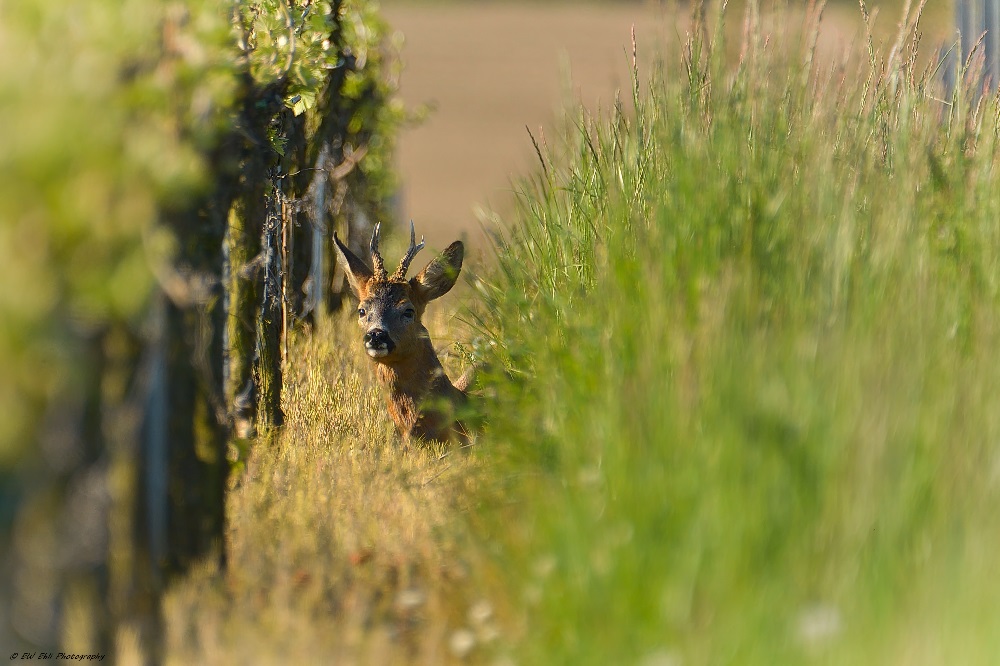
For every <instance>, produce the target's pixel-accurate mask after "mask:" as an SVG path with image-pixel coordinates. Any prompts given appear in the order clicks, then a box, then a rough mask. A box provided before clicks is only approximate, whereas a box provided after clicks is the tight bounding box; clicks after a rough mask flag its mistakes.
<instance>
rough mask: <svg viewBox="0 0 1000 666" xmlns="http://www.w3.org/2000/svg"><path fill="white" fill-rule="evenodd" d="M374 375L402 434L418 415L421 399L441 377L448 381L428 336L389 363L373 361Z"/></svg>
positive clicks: (410, 428)
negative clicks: (409, 351) (374, 362)
mask: <svg viewBox="0 0 1000 666" xmlns="http://www.w3.org/2000/svg"><path fill="white" fill-rule="evenodd" d="M375 376H376V377H377V379H378V381H379V384H381V385H382V388H383V390H384V391H385V397H386V401H387V403H388V406H389V414H390V415H391V416H392V419H393V421H395V422H396V425H397V426H398V427H399V428H400V430H401V431H403V432H404V433H409V432H410V431H411V430H412V429H413V427H414V425H415V424H416V423H417V421H418V419H419V418H420V403H421V402H422V401H423V400H424V398H425V397H426V396H427V395H428V394H429V393H431V392H432V391H433V389H434V387H435V386H436V385H437V384H438V383H440V381H441V380H443V381H445V382H448V379H447V377H445V374H444V368H443V367H442V365H441V362H440V361H439V360H438V357H437V355H436V354H435V353H434V347H433V346H432V345H431V341H430V338H429V336H421V339H420V340H419V341H418V343H417V345H416V349H414V351H413V352H412V353H410V354H407V355H405V356H402V357H400V358H398V359H394V360H393V361H392V362H391V363H385V362H376V364H375ZM449 383H450V382H449Z"/></svg>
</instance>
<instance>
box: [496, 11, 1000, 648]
mask: <svg viewBox="0 0 1000 666" xmlns="http://www.w3.org/2000/svg"><path fill="white" fill-rule="evenodd" d="M740 18H742V17H729V19H730V20H732V21H735V22H739V19H740ZM883 18H884V17H883ZM756 21H757V16H756V14H755V13H754V12H753V11H752V8H751V11H750V12H749V13H748V14H747V17H746V23H745V25H746V33H745V35H746V36H745V42H744V43H743V44H742V45H741V46H740V49H739V52H740V54H741V58H740V62H739V64H738V65H737V66H736V67H735V68H733V67H730V66H728V65H727V63H726V61H725V58H724V56H723V55H722V54H724V53H725V45H724V44H723V43H722V42H723V36H724V35H725V30H723V29H721V28H719V29H715V28H712V27H711V26H707V27H706V26H705V25H696V26H694V27H693V28H692V29H691V30H690V31H689V34H690V35H692V37H691V38H690V39H689V40H688V41H687V42H686V43H685V44H683V45H681V46H680V48H677V47H674V48H673V49H670V50H672V51H674V52H673V53H672V54H671V53H670V50H668V54H667V56H666V57H665V59H664V61H663V63H662V64H661V66H660V68H659V69H658V71H656V72H655V73H654V74H653V75H652V76H651V77H650V78H649V83H648V85H646V84H645V82H643V84H642V85H640V83H639V82H638V81H639V80H638V79H637V83H636V86H635V90H634V91H633V93H634V94H633V97H634V103H635V108H636V109H637V110H636V112H635V114H634V115H633V114H631V113H625V112H622V111H613V112H611V113H610V114H606V116H605V117H603V118H595V117H592V116H588V115H587V114H585V113H581V114H580V115H578V116H577V117H576V118H575V119H571V122H570V123H568V125H569V129H568V131H567V132H566V133H565V135H564V137H562V139H561V140H560V141H558V142H552V143H550V145H547V146H546V145H542V146H540V147H539V148H540V151H539V157H540V159H541V165H540V166H539V170H538V173H537V174H536V175H535V176H534V177H533V178H532V179H531V180H529V181H526V182H525V183H524V184H523V186H522V188H521V193H520V206H519V211H518V213H517V214H516V215H515V218H514V220H513V222H512V223H510V224H509V225H508V231H507V233H506V236H505V238H503V239H502V240H501V241H500V247H499V252H498V256H499V261H500V266H499V269H498V271H497V274H496V276H495V277H494V279H493V280H492V281H491V282H490V283H489V284H488V285H487V286H485V287H484V289H483V294H484V298H485V299H486V301H487V308H486V310H487V311H486V314H485V315H484V316H483V317H482V318H481V320H480V321H479V326H480V328H481V330H482V331H483V332H484V333H485V334H486V335H487V336H488V337H490V338H492V340H493V342H494V343H495V344H496V348H497V350H498V352H497V354H496V357H497V359H498V360H499V361H500V362H501V363H503V364H506V365H507V366H508V367H509V368H510V369H511V370H512V373H513V375H514V376H515V377H517V378H519V379H518V380H517V381H514V382H500V387H501V392H500V397H499V399H498V403H497V404H496V405H494V407H493V409H492V412H491V420H492V422H491V428H490V433H489V439H490V447H489V448H488V449H487V451H489V452H490V453H491V455H493V456H494V460H493V461H492V464H493V465H495V466H496V469H495V471H494V472H493V475H494V481H495V487H494V492H495V493H496V497H498V498H499V497H502V498H504V499H505V500H506V503H505V504H503V505H501V504H500V503H499V502H484V505H485V506H502V508H500V509H499V510H497V511H496V512H495V513H494V515H492V516H487V517H486V518H485V519H484V521H483V524H482V525H481V528H482V529H483V530H484V534H483V537H484V538H485V539H487V540H490V541H495V542H496V543H499V544H502V547H501V550H500V553H501V554H500V559H501V561H503V562H504V563H505V571H506V572H507V574H508V576H509V577H508V581H509V583H510V585H511V588H512V589H514V590H515V592H514V593H513V594H514V595H516V596H517V597H518V598H519V600H520V606H519V608H520V610H519V611H517V614H516V617H515V625H516V629H517V633H516V638H515V639H514V640H513V646H514V652H515V654H516V655H518V656H519V657H520V659H519V661H520V663H531V664H535V663H537V664H541V663H547V664H556V663H562V664H611V663H616V664H617V663H624V664H627V663H640V664H658V665H666V664H671V665H674V664H711V663H737V664H775V663H789V664H792V663H812V662H816V663H839V664H861V663H871V664H884V663H906V664H957V663H962V664H971V663H982V664H987V663H993V662H994V661H995V660H996V655H997V654H1000V615H998V614H997V613H996V612H995V610H993V611H991V610H990V609H991V608H993V609H995V600H996V599H997V598H998V597H1000V585H998V583H997V582H996V579H995V578H994V577H993V576H991V570H992V569H993V567H994V560H995V553H997V552H998V550H1000V537H998V535H1000V513H998V512H997V511H996V506H997V501H998V499H1000V410H998V409H997V403H998V399H1000V363H998V353H997V349H998V348H1000V347H998V345H1000V192H998V190H997V183H998V182H1000V173H998V168H1000V167H998V158H1000V150H998V133H1000V105H998V103H997V98H996V96H992V95H988V96H987V97H985V98H983V99H982V100H980V99H979V97H978V96H976V95H975V93H976V92H977V91H978V90H979V88H978V86H977V84H976V83H975V78H974V73H971V74H970V75H969V84H968V85H967V86H964V87H963V86H959V87H958V88H957V89H956V91H955V93H954V94H949V93H948V92H947V91H946V90H944V89H943V86H942V85H940V81H941V72H940V70H934V69H933V65H932V66H931V69H927V70H925V69H923V67H925V66H926V65H924V64H923V63H924V62H925V61H924V60H921V59H920V58H918V57H917V55H916V54H917V43H918V41H919V26H916V24H915V15H911V16H909V17H906V18H904V20H903V22H902V24H901V25H902V26H903V28H902V29H901V31H900V36H899V38H898V40H897V42H896V43H895V44H894V45H893V48H891V49H886V50H885V51H884V52H883V51H880V50H879V49H877V48H874V47H873V48H871V49H870V50H868V52H867V53H866V48H865V44H863V43H862V44H860V45H859V50H860V52H859V53H858V54H857V55H859V56H860V58H858V59H857V60H859V61H860V66H856V65H853V64H844V63H845V62H850V60H843V61H837V62H834V63H830V62H823V61H821V60H820V59H819V58H816V59H815V61H814V59H813V54H814V52H813V49H812V44H813V43H814V42H811V40H810V35H811V34H813V33H812V29H811V28H810V27H809V26H807V30H805V31H804V33H802V34H804V37H803V38H802V39H801V40H800V39H799V38H796V37H793V36H791V35H793V34H799V33H789V34H785V35H784V36H782V35H781V34H780V33H779V34H772V35H771V36H770V38H769V39H765V38H764V34H763V32H762V31H761V29H760V27H759V25H758V24H757V23H756ZM952 66H954V65H952ZM645 76H646V75H645V74H643V78H645ZM529 471H530V472H531V473H530V474H529V473H526V472H529Z"/></svg>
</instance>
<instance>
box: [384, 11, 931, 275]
mask: <svg viewBox="0 0 1000 666" xmlns="http://www.w3.org/2000/svg"><path fill="white" fill-rule="evenodd" d="M803 4H805V3H803ZM871 4H882V5H888V6H885V7H883V8H882V11H881V15H880V16H878V17H877V20H876V29H877V35H878V36H879V38H885V37H886V36H888V35H890V34H892V33H893V32H894V30H895V26H896V22H897V17H898V15H899V10H898V8H897V7H896V6H895V4H896V3H871ZM929 4H931V5H935V6H933V7H931V9H930V10H929V11H928V13H925V21H924V26H925V34H926V37H927V39H926V41H925V43H930V42H936V41H941V40H942V39H943V38H944V37H945V36H946V35H947V33H948V30H949V27H948V24H949V21H948V19H949V18H950V14H949V13H948V7H947V6H946V5H948V4H950V3H941V2H938V3H934V2H932V3H929ZM383 13H384V15H385V17H386V18H387V20H388V21H389V22H390V24H391V25H392V26H393V28H394V29H395V30H398V31H399V32H401V33H402V35H403V37H404V46H403V49H402V58H403V63H404V71H403V76H402V86H401V94H402V97H403V100H404V102H405V103H406V104H407V106H409V107H410V108H415V107H417V106H419V105H423V104H429V105H430V106H431V108H432V111H431V113H430V115H429V117H428V118H427V120H426V121H425V122H423V123H422V124H420V125H419V126H417V127H414V128H411V129H407V130H405V131H404V132H403V134H402V136H401V137H400V143H399V152H398V158H397V159H398V168H399V172H400V175H401V179H402V190H401V198H400V217H401V218H402V219H403V220H407V219H410V218H412V219H413V220H414V221H415V222H416V225H417V228H418V232H421V233H426V235H427V239H428V244H429V246H431V247H433V248H437V249H440V248H443V247H445V246H446V245H447V244H448V243H449V242H450V241H452V240H454V239H455V238H456V237H460V236H462V235H464V236H466V237H467V239H468V241H469V244H470V246H471V248H470V249H471V251H472V252H471V254H472V256H473V257H475V256H477V255H480V254H481V253H482V251H483V250H484V249H485V248H484V238H483V236H482V233H481V226H480V225H481V220H482V217H483V215H482V211H483V210H494V211H497V212H499V213H500V214H501V215H503V214H504V212H505V211H509V209H510V206H511V201H512V186H511V183H512V181H513V180H514V179H516V178H517V177H518V176H519V175H520V174H524V173H527V172H528V171H529V170H530V169H532V168H534V164H533V162H535V161H537V158H536V157H535V154H534V148H533V147H532V145H531V139H530V138H529V136H528V132H527V129H526V128H529V129H530V130H531V132H532V133H533V134H534V135H535V137H536V138H540V137H541V136H542V135H543V134H544V133H546V132H547V133H549V135H550V136H551V133H552V132H554V131H555V127H556V126H557V123H556V121H557V119H558V117H559V111H560V109H563V108H565V107H566V106H567V104H568V103H571V102H582V103H583V104H584V105H585V106H587V108H589V109H590V110H592V111H596V110H598V109H599V108H601V107H605V108H606V107H607V106H609V105H610V104H612V103H613V101H614V98H615V93H616V91H618V90H626V91H627V90H628V87H629V65H630V61H631V53H630V51H631V45H630V40H631V37H630V31H631V30H632V27H633V26H635V32H636V39H637V43H638V47H639V56H640V63H642V62H645V63H648V62H650V61H651V60H652V58H653V57H654V55H655V54H656V53H657V52H658V51H664V50H665V49H671V48H675V45H676V44H677V43H678V42H679V41H680V39H678V37H681V38H682V37H683V35H684V31H685V30H686V28H687V24H688V15H687V11H686V10H677V9H667V8H663V7H660V6H657V5H654V4H646V3H635V4H631V3H623V4H613V5H609V4H603V5H592V4H587V3H567V4H562V3H556V4H548V3H545V4H532V3H527V2H524V3H521V2H518V3H501V2H493V3H490V2H487V3H480V2H477V3H435V4H422V3H414V2H411V1H407V0H386V2H385V4H384V7H383ZM742 14H743V12H742V10H740V9H732V10H731V11H730V18H729V23H730V28H731V32H732V33H733V38H734V39H738V32H737V31H738V30H739V29H740V23H741V21H742ZM863 35H864V30H863V22H862V20H861V15H860V12H859V10H858V7H857V5H856V4H854V3H845V4H839V5H833V6H830V7H827V9H826V13H825V17H824V22H823V32H822V35H821V40H820V49H821V52H822V53H825V54H827V56H828V57H834V54H837V53H840V52H841V51H842V50H843V48H844V47H845V46H847V45H848V44H849V43H851V41H853V40H855V39H858V38H862V37H863ZM640 76H642V75H641V74H640ZM570 80H571V81H572V85H571V86H570V85H567V82H568V81H570ZM625 96H627V94H626V95H625Z"/></svg>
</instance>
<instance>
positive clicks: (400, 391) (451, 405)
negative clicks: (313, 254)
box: [333, 222, 472, 442]
mask: <svg viewBox="0 0 1000 666" xmlns="http://www.w3.org/2000/svg"><path fill="white" fill-rule="evenodd" d="M333 240H334V243H335V244H336V246H337V253H338V254H339V255H340V260H341V262H342V263H343V265H344V269H345V271H346V273H347V281H348V283H349V284H350V286H351V291H353V292H354V295H355V296H357V297H358V299H359V300H360V303H359V304H358V323H359V324H360V325H361V328H362V329H363V330H364V332H365V335H364V345H365V351H366V352H367V354H368V356H369V357H370V358H371V359H372V361H373V362H374V364H375V376H376V377H377V378H378V381H379V383H380V384H381V385H382V388H383V389H384V391H385V395H386V401H387V402H388V405H389V414H390V415H391V416H392V420H393V421H395V423H396V428H397V429H398V430H399V432H400V434H401V435H403V436H404V437H406V438H411V437H417V438H424V439H428V440H440V441H448V440H450V439H453V438H457V439H458V440H459V441H462V442H464V441H466V440H467V439H468V431H467V430H466V427H465V425H464V424H463V423H461V422H460V421H459V420H458V419H457V417H456V412H457V411H459V410H460V409H461V407H462V406H463V405H465V404H466V402H467V400H468V398H467V395H466V391H467V390H468V387H469V384H470V383H471V378H472V372H471V370H470V372H467V373H466V374H465V375H463V376H462V377H461V378H460V379H459V380H458V381H457V382H456V383H455V384H452V383H451V381H450V380H449V379H448V377H447V376H446V375H445V373H444V368H443V367H442V366H441V361H439V360H438V357H437V355H436V354H435V353H434V347H432V346H431V339H430V334H429V333H428V332H427V329H426V328H425V327H424V325H423V323H421V317H422V316H423V314H424V308H426V307H427V304H428V303H429V302H430V301H432V300H434V299H435V298H440V297H441V296H444V295H445V294H446V293H448V291H450V290H451V288H452V287H453V286H454V285H455V281H456V280H457V279H458V273H459V271H460V270H462V257H463V255H464V252H465V250H464V247H463V245H462V241H455V242H454V243H452V244H451V245H449V246H448V248H447V249H446V250H445V251H444V253H442V255H441V256H440V257H438V258H436V259H434V260H433V261H431V262H430V263H429V264H427V266H426V267H425V268H424V269H423V270H422V271H420V272H419V273H418V274H417V275H416V276H415V277H413V278H411V279H409V280H407V279H406V271H407V270H408V269H409V267H410V262H411V261H413V257H414V256H415V255H416V254H417V252H419V251H420V250H421V249H422V248H423V247H424V239H423V237H421V238H420V243H419V244H417V243H416V236H415V234H414V230H413V222H410V248H409V249H408V250H407V251H406V254H405V255H404V256H403V259H402V261H400V262H399V268H397V269H396V272H395V273H393V274H392V275H388V274H387V273H386V270H385V266H384V264H383V262H382V256H381V255H380V254H379V251H378V241H379V225H378V224H376V225H375V230H374V232H373V233H372V240H371V245H370V249H371V256H372V266H373V268H372V269H370V268H368V266H367V265H366V264H365V262H363V261H362V260H361V259H359V258H358V257H357V255H355V254H354V253H353V252H351V251H350V250H349V249H348V248H347V247H345V246H344V244H343V243H341V242H340V239H339V238H338V237H337V235H336V234H334V235H333Z"/></svg>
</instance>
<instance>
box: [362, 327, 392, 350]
mask: <svg viewBox="0 0 1000 666" xmlns="http://www.w3.org/2000/svg"><path fill="white" fill-rule="evenodd" d="M395 346H396V345H395V344H394V343H393V341H392V338H390V337H389V334H388V333H387V332H386V331H383V330H382V329H381V328H373V329H372V330H370V331H368V332H367V333H365V347H368V348H370V349H385V350H386V351H392V348H393V347H395Z"/></svg>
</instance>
